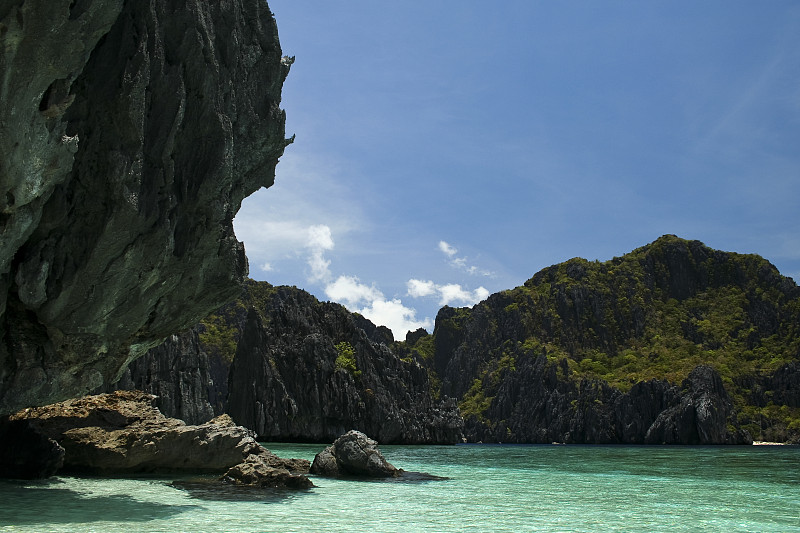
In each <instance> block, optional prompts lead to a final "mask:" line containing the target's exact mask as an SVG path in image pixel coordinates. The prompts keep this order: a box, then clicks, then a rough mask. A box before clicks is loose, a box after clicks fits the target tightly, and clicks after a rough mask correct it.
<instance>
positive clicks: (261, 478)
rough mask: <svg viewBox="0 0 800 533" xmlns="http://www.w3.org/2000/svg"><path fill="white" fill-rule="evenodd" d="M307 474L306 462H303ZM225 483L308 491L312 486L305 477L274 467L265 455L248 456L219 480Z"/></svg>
mask: <svg viewBox="0 0 800 533" xmlns="http://www.w3.org/2000/svg"><path fill="white" fill-rule="evenodd" d="M305 463H306V467H305V471H306V472H308V466H307V465H308V461H305ZM220 480H221V481H224V482H226V483H233V484H235V485H244V486H249V487H262V488H276V487H286V488H292V489H308V488H311V487H313V486H314V484H313V483H312V482H311V480H310V479H308V478H307V477H306V476H304V475H302V474H300V473H297V472H292V471H291V470H290V469H288V468H282V467H280V466H275V465H274V463H273V462H271V460H270V457H269V456H268V455H265V454H250V455H248V456H247V458H246V459H245V460H244V461H242V462H241V463H239V464H237V465H236V466H233V467H231V468H230V469H229V470H228V471H227V472H225V474H224V475H223V476H222V477H221V478H220Z"/></svg>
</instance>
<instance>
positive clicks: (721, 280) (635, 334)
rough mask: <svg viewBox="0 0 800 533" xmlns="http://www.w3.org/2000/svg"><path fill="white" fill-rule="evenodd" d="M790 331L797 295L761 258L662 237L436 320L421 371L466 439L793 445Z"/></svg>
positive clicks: (799, 303) (797, 426) (799, 344)
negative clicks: (455, 409)
mask: <svg viewBox="0 0 800 533" xmlns="http://www.w3.org/2000/svg"><path fill="white" fill-rule="evenodd" d="M798 324H800V289H798V287H797V285H795V283H794V282H793V281H792V280H791V279H790V278H785V277H783V276H781V275H780V274H779V273H778V271H777V269H775V267H774V266H772V265H771V264H769V263H768V262H767V261H765V260H764V259H762V258H760V257H758V256H754V255H740V254H733V253H726V252H721V251H717V250H712V249H710V248H708V247H706V246H704V245H703V244H702V243H700V242H698V241H685V240H683V239H679V238H677V237H674V236H665V237H662V238H660V239H658V240H657V241H655V242H654V243H652V244H650V245H648V246H645V247H643V248H640V249H637V250H634V251H633V252H632V253H630V254H628V255H626V256H624V257H620V258H615V259H613V260H611V261H608V262H605V263H598V262H593V263H592V262H589V261H585V260H582V259H573V260H570V261H567V262H566V263H562V264H559V265H554V266H552V267H549V268H547V269H544V270H542V271H541V272H539V273H537V274H536V275H535V276H534V277H533V278H531V279H530V280H528V281H527V282H526V283H525V285H524V286H522V287H518V288H516V289H513V290H509V291H504V292H501V293H497V294H494V295H492V296H490V297H489V298H488V299H487V300H486V301H484V302H482V303H480V304H478V305H476V306H475V307H473V308H472V309H453V308H449V307H445V308H443V309H442V310H441V311H440V312H439V315H438V316H437V319H436V327H435V330H434V335H433V337H434V340H433V344H434V347H433V352H434V354H433V358H432V360H433V364H434V367H435V369H436V372H437V374H438V376H439V378H440V379H441V382H442V393H443V394H446V395H452V396H455V397H457V398H459V399H460V407H461V410H462V413H463V414H464V416H465V417H466V425H465V426H466V427H465V434H466V435H467V437H468V438H469V439H470V440H483V441H503V442H552V441H558V442H575V443H612V442H625V443H661V442H669V443H676V444H677V443H682V444H700V443H706V444H712V443H720V444H722V443H738V442H748V441H749V440H750V437H749V436H748V433H749V435H750V436H751V437H753V438H756V439H759V440H766V439H765V438H764V437H769V436H770V435H778V436H780V438H777V439H774V440H793V439H794V440H798V439H800V409H797V403H796V401H797V398H798V396H797V394H798V389H799V388H800V387H798V383H799V382H800V374H799V373H798V371H797V370H798V366H799V365H798V359H800V335H799V334H800V331H799V330H798V327H797V325H798ZM418 343H419V341H417V344H418ZM410 348H411V349H415V344H414V342H411V343H410ZM678 384H680V385H678ZM765 432H766V433H765Z"/></svg>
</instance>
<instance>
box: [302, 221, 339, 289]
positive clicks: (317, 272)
mask: <svg viewBox="0 0 800 533" xmlns="http://www.w3.org/2000/svg"><path fill="white" fill-rule="evenodd" d="M306 248H308V249H309V250H310V254H309V256H308V266H309V267H311V273H310V274H309V276H308V280H309V281H311V282H315V281H328V280H329V279H330V278H331V271H330V266H331V262H330V260H329V259H325V252H326V251H327V250H332V249H333V237H332V236H331V228H330V227H328V226H325V225H323V224H320V225H316V226H309V228H308V240H307V241H306Z"/></svg>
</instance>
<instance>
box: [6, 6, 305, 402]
mask: <svg viewBox="0 0 800 533" xmlns="http://www.w3.org/2000/svg"><path fill="white" fill-rule="evenodd" d="M0 43H1V44H2V47H1V49H2V52H0V75H1V76H2V81H3V83H2V84H0V91H2V93H0V237H1V238H0V413H10V412H14V411H16V410H18V409H20V408H23V407H26V406H30V405H42V404H46V403H50V402H53V401H57V400H61V399H64V398H68V397H72V396H77V395H80V394H83V393H86V392H88V391H90V390H93V389H95V388H97V387H98V386H100V385H102V384H103V383H104V382H109V381H114V380H115V379H116V378H117V377H118V375H119V373H120V372H121V371H122V369H123V368H124V367H125V366H126V365H127V363H129V362H130V361H132V360H134V359H136V358H137V357H139V356H140V355H142V354H143V353H145V352H146V351H147V350H148V349H149V348H151V347H154V346H156V345H158V344H160V342H161V341H162V340H163V339H165V338H166V337H168V336H169V335H172V334H173V333H175V332H177V331H181V330H184V329H186V328H187V327H190V326H192V325H193V324H196V323H197V322H199V320H200V319H201V318H203V317H204V316H205V315H207V314H208V313H209V312H211V311H212V310H214V309H216V308H217V307H219V306H220V305H222V304H223V303H225V302H227V301H230V300H232V299H233V298H235V297H236V296H237V295H238V294H239V290H240V288H239V287H240V283H241V281H242V278H243V276H244V275H245V274H246V272H247V263H246V258H245V255H244V250H243V247H242V245H241V243H239V242H238V241H237V240H236V238H235V235H234V233H233V228H232V219H233V217H234V215H235V214H236V212H237V210H238V209H239V207H240V205H241V202H242V200H243V199H244V198H245V197H246V196H247V195H248V194H250V193H252V192H254V191H255V190H257V189H258V188H260V187H262V186H269V185H271V184H272V182H273V179H274V169H275V165H276V163H277V159H278V157H279V156H280V155H281V154H282V152H283V149H284V148H285V146H286V145H287V144H288V143H289V142H290V141H287V140H286V139H285V135H284V114H283V112H282V111H281V109H280V107H279V104H280V91H281V86H282V83H283V80H284V79H285V77H286V75H287V73H288V70H289V64H290V63H291V60H289V59H282V57H281V50H280V45H279V42H278V36H277V30H276V25H275V21H274V19H273V18H272V15H271V13H270V11H269V8H268V6H267V3H266V2H264V1H263V0H239V1H235V2H234V1H227V0H226V1H221V2H204V1H200V0H189V1H185V2H184V1H181V2H177V1H174V2H173V1H164V2H139V1H133V0H125V1H123V0H112V1H103V2H100V1H92V0H87V1H81V2H73V1H70V0H27V1H24V2H23V1H22V0H19V1H13V0H12V1H7V2H3V3H2V4H0Z"/></svg>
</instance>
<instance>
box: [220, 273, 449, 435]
mask: <svg viewBox="0 0 800 533" xmlns="http://www.w3.org/2000/svg"><path fill="white" fill-rule="evenodd" d="M260 288H261V290H262V298H263V299H262V300H261V302H259V304H258V305H255V306H253V307H252V308H251V309H250V310H249V312H248V314H247V318H246V322H245V324H244V328H243V329H242V330H241V339H240V340H239V342H238V346H237V349H236V355H235V358H234V359H233V364H232V366H231V372H230V379H229V383H228V387H229V391H230V392H229V397H228V406H227V411H228V413H229V414H230V415H231V417H232V418H233V419H234V420H235V421H236V422H237V423H238V424H242V425H244V426H246V427H249V428H252V429H253V430H255V431H256V433H257V434H258V435H259V436H260V437H262V438H264V439H266V440H291V441H297V440H300V441H316V442H330V441H332V440H334V439H335V438H337V437H338V436H339V435H341V434H343V433H345V432H347V431H348V430H351V429H356V430H358V431H361V432H363V433H366V434H367V435H370V436H371V437H374V438H375V439H377V440H378V441H379V442H381V443H384V444H390V443H406V444H418V443H429V444H434V443H454V442H458V441H459V440H460V438H461V430H462V420H461V417H460V416H459V413H458V409H457V407H456V404H455V401H454V400H452V399H449V398H443V399H438V398H437V396H438V395H437V391H436V390H435V387H434V386H433V385H432V383H431V381H430V379H429V375H428V372H427V371H426V369H425V368H423V367H422V366H421V365H420V364H419V362H417V361H415V360H412V359H405V360H404V359H401V358H400V357H398V356H397V355H396V354H395V353H394V352H393V351H392V350H391V349H390V347H389V346H388V345H387V344H391V342H392V340H393V339H392V335H391V332H390V331H389V330H388V329H387V328H385V327H375V326H374V325H373V324H372V323H371V322H369V321H368V320H366V319H365V318H363V317H361V316H360V315H355V314H352V313H350V312H348V311H347V310H346V309H345V308H344V307H342V306H341V305H339V304H334V303H324V302H319V301H318V300H317V299H316V298H314V297H313V296H311V295H310V294H308V293H306V292H304V291H301V290H298V289H295V288H292V287H275V288H272V289H269V290H267V291H264V289H265V288H266V286H265V285H263V284H262V285H261V287H260ZM387 341H388V342H387Z"/></svg>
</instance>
